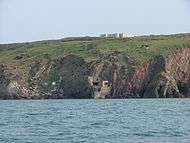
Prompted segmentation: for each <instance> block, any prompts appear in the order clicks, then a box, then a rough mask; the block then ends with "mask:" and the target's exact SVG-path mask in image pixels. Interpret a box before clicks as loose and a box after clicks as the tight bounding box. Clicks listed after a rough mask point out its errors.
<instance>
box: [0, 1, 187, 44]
mask: <svg viewBox="0 0 190 143" xmlns="http://www.w3.org/2000/svg"><path fill="white" fill-rule="evenodd" d="M110 32H131V33H134V34H137V35H144V34H171V33H182V32H190V1H189V0H0V43H11V42H24V41H35V40H42V39H58V38H63V37H68V36H84V35H89V36H96V35H99V34H101V33H110Z"/></svg>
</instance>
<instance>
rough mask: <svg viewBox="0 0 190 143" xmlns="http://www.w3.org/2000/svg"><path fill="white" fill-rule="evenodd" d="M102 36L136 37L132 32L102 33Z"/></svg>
mask: <svg viewBox="0 0 190 143" xmlns="http://www.w3.org/2000/svg"><path fill="white" fill-rule="evenodd" d="M100 37H102V38H132V37H134V35H133V34H131V33H112V34H101V35H100Z"/></svg>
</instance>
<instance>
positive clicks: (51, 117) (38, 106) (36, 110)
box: [0, 99, 190, 143]
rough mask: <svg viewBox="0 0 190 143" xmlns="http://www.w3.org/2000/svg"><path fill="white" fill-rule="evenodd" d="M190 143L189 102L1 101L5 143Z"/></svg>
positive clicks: (1, 138)
mask: <svg viewBox="0 0 190 143" xmlns="http://www.w3.org/2000/svg"><path fill="white" fill-rule="evenodd" d="M64 142H65V143H83V142H87V143H123V142H127V143H190V100H189V99H143V100H133V99H132V100H131V99H130V100H41V101H31V100H29V101H24V100H23V101H15V100H12V101H11V100H10V101H0V143H64Z"/></svg>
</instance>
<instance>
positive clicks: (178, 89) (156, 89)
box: [143, 47, 190, 98]
mask: <svg viewBox="0 0 190 143" xmlns="http://www.w3.org/2000/svg"><path fill="white" fill-rule="evenodd" d="M164 63H165V67H164V69H163V70H162V72H161V73H160V74H158V75H157V76H155V78H153V80H152V81H151V82H150V84H149V85H148V87H147V88H146V90H145V93H144V95H143V97H162V98H170V97H171V98H172V97H174V98H180V97H190V48H188V47H187V48H178V49H176V50H174V51H173V52H172V53H171V54H170V55H169V56H168V57H167V58H166V59H165V60H164Z"/></svg>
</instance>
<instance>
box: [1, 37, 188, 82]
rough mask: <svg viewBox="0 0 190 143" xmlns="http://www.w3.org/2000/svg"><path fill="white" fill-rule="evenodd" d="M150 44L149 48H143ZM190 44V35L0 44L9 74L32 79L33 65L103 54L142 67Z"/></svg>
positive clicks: (87, 38)
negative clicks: (72, 56) (66, 57)
mask: <svg viewBox="0 0 190 143" xmlns="http://www.w3.org/2000/svg"><path fill="white" fill-rule="evenodd" d="M142 45H146V46H147V47H148V48H143V47H142ZM189 45H190V34H178V35H167V36H164V35H160V36H141V37H135V38H131V39H112V38H96V37H94V38H93V37H83V38H65V39H60V40H46V41H37V42H30V43H15V44H1V45H0V64H4V65H6V73H8V74H9V75H8V76H9V77H10V78H11V76H12V75H15V74H16V72H19V74H21V75H22V76H23V79H22V80H23V81H20V82H21V83H22V82H23V83H24V82H25V81H27V80H28V77H27V76H28V75H29V74H28V72H29V68H28V67H29V66H30V65H31V64H32V63H33V62H34V61H40V62H42V63H43V62H47V61H48V60H49V59H52V60H53V59H57V58H58V57H63V56H65V55H78V56H79V57H82V58H83V59H85V61H92V60H96V59H98V58H99V57H101V55H109V54H114V55H115V56H116V57H117V62H118V64H123V65H125V61H124V58H123V57H124V56H126V55H127V57H129V58H130V59H133V60H134V61H135V62H136V63H137V64H136V65H137V66H138V65H141V64H142V63H143V62H144V61H146V60H148V59H150V58H153V57H155V56H157V55H163V56H166V55H168V54H169V52H170V51H171V49H173V48H175V47H183V46H189Z"/></svg>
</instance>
